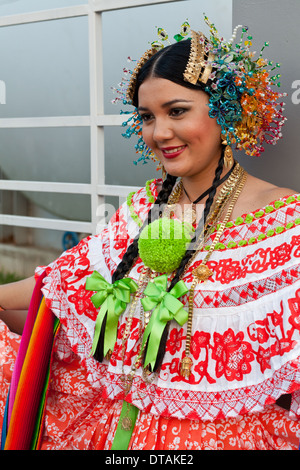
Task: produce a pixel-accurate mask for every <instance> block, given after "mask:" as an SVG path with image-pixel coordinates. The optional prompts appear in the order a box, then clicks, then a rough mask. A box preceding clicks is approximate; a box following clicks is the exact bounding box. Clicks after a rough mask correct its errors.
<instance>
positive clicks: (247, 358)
mask: <svg viewBox="0 0 300 470" xmlns="http://www.w3.org/2000/svg"><path fill="white" fill-rule="evenodd" d="M243 339H244V333H243V332H241V331H240V332H239V333H237V334H236V335H235V334H234V331H233V330H232V329H231V328H229V329H228V330H227V331H225V333H224V334H223V335H221V334H219V333H214V340H215V345H214V348H213V352H212V357H213V359H215V360H216V361H217V364H216V377H217V378H219V377H222V375H225V377H226V379H227V380H228V381H232V380H243V375H245V374H249V372H251V365H250V363H251V362H252V361H253V360H254V354H253V350H252V347H251V344H250V343H248V342H247V341H243Z"/></svg>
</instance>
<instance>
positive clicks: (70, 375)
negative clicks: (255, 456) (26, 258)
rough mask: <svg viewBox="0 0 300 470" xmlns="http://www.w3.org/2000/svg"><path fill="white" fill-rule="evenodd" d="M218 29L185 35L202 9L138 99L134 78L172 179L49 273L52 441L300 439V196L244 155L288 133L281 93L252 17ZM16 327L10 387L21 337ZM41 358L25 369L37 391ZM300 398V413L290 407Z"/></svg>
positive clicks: (47, 438) (150, 189) (163, 55)
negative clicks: (229, 32) (245, 23)
mask: <svg viewBox="0 0 300 470" xmlns="http://www.w3.org/2000/svg"><path fill="white" fill-rule="evenodd" d="M210 28H211V37H210V40H209V41H208V40H207V39H206V38H205V37H204V36H203V35H202V34H201V33H194V32H192V33H191V34H192V38H191V39H187V40H185V36H187V35H188V34H189V26H188V25H187V23H185V24H184V25H183V27H182V30H181V33H180V35H176V37H175V39H176V41H177V42H176V43H175V44H174V45H171V46H168V47H161V46H162V45H163V44H164V42H163V41H165V40H166V36H167V35H166V33H165V31H164V30H159V35H160V41H159V42H156V43H153V45H152V49H151V50H150V51H147V52H146V53H145V54H144V55H143V57H142V59H141V60H140V62H139V63H138V64H137V66H136V68H135V70H134V71H133V73H132V75H131V76H130V80H129V83H128V84H126V85H124V90H125V93H126V99H125V97H124V96H122V93H123V91H124V90H123V91H122V90H121V91H120V93H121V99H122V100H123V101H124V99H125V101H124V102H125V103H130V104H131V103H132V104H133V105H134V106H136V108H137V112H136V114H135V115H134V118H133V120H129V121H128V123H129V124H130V127H128V130H127V131H126V135H127V136H131V135H132V134H135V133H137V134H139V143H138V151H139V152H141V154H142V156H141V159H142V160H145V161H146V160H147V159H148V158H150V157H153V156H154V155H155V157H154V158H156V159H158V160H159V162H160V164H161V165H162V166H163V168H164V171H165V172H166V177H165V179H164V180H159V179H158V180H152V181H150V182H148V183H147V185H146V187H145V188H142V189H141V190H139V191H138V192H136V193H134V194H130V195H129V197H128V200H127V203H126V204H124V205H123V206H122V207H121V208H120V209H119V210H118V212H117V213H116V214H115V216H114V217H113V218H112V220H111V221H110V223H109V224H108V227H107V228H106V229H105V230H104V231H103V232H102V234H101V235H100V236H96V237H89V238H87V239H85V240H83V241H82V242H80V243H79V245H78V246H77V247H75V248H73V249H71V250H69V251H67V252H66V253H64V254H63V255H62V256H61V257H60V258H59V259H58V260H57V261H55V262H54V263H52V264H51V265H50V266H48V267H47V268H46V269H43V268H38V269H37V273H36V275H37V277H38V276H40V277H38V280H37V284H38V287H36V288H35V293H34V295H33V299H37V300H34V301H33V300H31V306H30V312H31V311H32V310H34V308H35V306H34V305H33V304H34V303H35V302H36V303H37V304H38V303H39V299H40V297H39V295H38V294H37V292H40V291H39V287H41V289H42V292H43V295H44V298H45V303H44V304H43V302H44V301H42V305H43V307H40V310H39V312H40V311H41V309H42V310H43V309H44V310H43V313H42V314H43V315H45V317H43V319H44V318H47V321H46V320H45V324H46V323H47V325H48V324H50V330H51V334H52V329H53V327H55V330H57V328H58V325H57V322H54V321H53V316H52V314H54V315H55V318H58V319H59V323H60V327H59V329H58V332H57V333H56V336H55V337H54V340H53V348H52V352H51V353H50V355H49V357H50V358H51V372H50V381H49V383H48V382H47V377H46V390H47V394H46V401H45V408H44V414H43V415H42V417H41V416H39V419H40V421H39V422H40V423H43V427H42V428H41V432H40V434H39V437H38V438H36V439H35V442H38V443H39V446H40V448H42V449H75V448H76V449H127V448H128V449H160V450H161V449H169V450H170V449H189V450H191V449H296V448H298V444H299V438H300V425H299V424H298V418H297V415H298V414H299V411H298V409H299V388H300V387H299V383H300V381H299V359H298V358H299V354H300V351H299V348H300V334H299V333H300V332H299V329H300V328H299V292H300V290H299V278H300V266H299V256H300V251H299V243H300V242H299V240H300V237H299V228H298V226H299V223H300V215H299V213H300V196H299V195H298V194H296V193H295V191H293V190H290V189H285V188H278V187H276V186H274V185H272V184H270V183H267V182H265V181H262V180H259V179H257V178H254V177H253V176H250V175H247V174H246V172H245V171H244V170H243V168H242V167H241V166H240V165H238V164H237V163H236V162H234V160H233V157H232V152H231V146H232V145H233V144H235V146H236V147H237V149H241V150H244V151H245V152H246V153H248V154H252V155H253V154H254V155H258V154H259V153H260V152H261V151H262V142H263V141H267V142H273V143H275V142H276V141H277V140H278V138H280V136H281V134H280V130H281V126H282V124H283V122H284V118H283V117H282V114H281V106H282V104H281V105H280V106H279V110H278V108H277V107H276V106H277V103H276V100H277V99H278V97H279V98H280V97H281V96H282V95H279V94H277V93H274V92H273V91H272V90H271V88H270V87H269V82H268V80H269V78H268V73H267V72H266V70H265V66H266V62H265V61H264V60H263V59H262V55H260V56H259V58H258V59H257V60H254V59H253V56H252V55H251V53H250V50H249V47H250V37H247V38H243V36H244V34H245V32H246V29H245V28H243V34H242V38H241V41H240V43H239V44H238V45H237V46H234V45H233V40H234V39H235V35H236V31H237V29H236V30H235V32H234V36H233V38H232V39H231V40H230V41H229V42H228V43H225V42H224V41H223V40H220V39H219V37H218V34H217V31H216V29H215V27H214V26H213V25H211V24H210ZM244 39H246V41H245V43H243V41H244ZM158 49H159V50H158ZM141 121H142V136H141V135H140V127H139V126H140V124H141ZM210 185H211V186H210ZM154 202H155V204H154ZM199 203H201V204H199ZM199 207H200V209H199ZM201 207H202V209H203V210H202V209H201ZM186 208H188V209H189V210H188V211H187V210H186ZM182 222H183V223H182ZM166 230H167V236H164V234H165V231H166ZM33 288H34V282H33V280H32V279H29V280H26V281H23V282H21V283H20V284H18V285H10V286H5V287H4V286H3V287H1V290H0V304H1V305H2V307H3V308H5V309H6V310H7V309H16V310H18V309H21V310H22V309H26V308H27V307H28V304H29V298H30V297H31V295H32V291H33ZM17 289H18V295H16V291H17ZM6 316H9V315H8V313H7V312H6ZM38 318H39V314H38ZM51 321H52V323H51ZM27 322H28V320H27ZM44 326H45V325H44V324H42V326H41V327H40V328H39V329H38V330H37V331H38V334H37V335H36V336H37V341H38V340H40V341H42V343H43V344H46V341H48V339H47V338H48V337H47V338H46V336H45V338H46V339H45V342H44V339H42V340H41V339H40V338H44V336H43V332H44V329H45V328H46V327H45V328H44ZM25 328H26V327H25ZM27 329H28V327H27ZM27 329H26V335H27V334H28V332H27ZM1 331H2V345H3V346H2V349H1V350H0V351H1V354H2V357H3V358H4V359H3V363H5V364H4V368H3V372H2V377H3V378H2V382H3V386H2V390H4V391H5V394H4V395H6V393H7V391H8V388H9V383H10V380H11V378H10V376H11V370H12V368H13V363H14V360H15V354H16V350H17V348H18V342H19V339H18V337H17V336H16V335H15V334H13V333H11V332H9V331H8V329H7V328H6V327H5V325H4V324H2V330H1ZM33 331H35V330H33ZM26 335H25V332H24V333H23V338H22V341H23V340H24V341H25V339H24V337H25V336H26ZM32 336H35V334H34V332H33V333H32ZM50 336H51V335H50ZM50 342H51V341H50ZM34 344H36V343H34ZM47 344H48V343H47ZM51 344H52V343H51ZM21 347H22V345H21ZM47 347H48V346H47ZM51 347H52V346H51V345H50V346H49V348H48V349H49V350H50V351H51ZM23 349H24V348H23ZM23 349H22V351H23ZM29 349H30V347H29V346H28V350H29ZM44 349H46V346H45V348H40V349H39V352H40V353H41V359H40V360H41V361H42V360H43V357H42V352H43V350H44ZM91 351H92V355H91ZM19 356H20V353H19ZM26 357H27V356H26ZM31 357H34V355H33V356H31ZM33 362H34V361H31V362H30V361H29V362H28V363H29V365H28V363H26V360H25V361H24V364H25V366H26V367H25V366H23V368H25V369H26V368H27V369H26V370H27V375H26V370H25V372H24V375H25V382H24V383H23V382H22V384H21V385H22V386H23V385H24V384H25V385H24V386H28V387H29V388H28V390H30V386H32V382H33V379H32V377H36V376H38V375H39V371H38V370H36V371H35V372H32V369H33V368H34V366H33ZM15 369H18V367H17V366H16V367H15ZM28 371H29V372H28ZM22 373H23V369H22ZM22 373H21V377H22ZM46 375H47V374H46ZM28 377H30V380H29V379H28ZM15 381H16V379H15V378H14V376H13V379H12V384H11V392H10V393H12V390H13V389H14V383H15ZM20 381H21V379H20ZM29 382H30V385H28V383H29ZM19 388H20V387H19ZM23 390H24V389H23ZM26 390H27V389H26ZM2 393H3V392H2ZM29 394H30V395H33V393H29ZM40 394H41V395H43V393H42V392H41V393H40ZM287 394H289V395H291V405H290V410H289V409H285V408H284V407H283V406H280V404H279V403H280V402H279V401H278V403H276V401H277V400H279V399H280V397H282V396H285V395H287ZM23 395H24V393H23ZM15 397H16V398H15V402H18V399H17V398H18V387H17V391H16V392H15ZM1 398H2V404H1V415H2V416H3V415H4V396H2V397H1ZM38 398H39V399H40V397H38ZM35 401H38V399H37V398H36V399H35ZM15 402H14V403H13V404H12V405H11V404H10V402H9V403H8V404H7V407H6V417H5V419H4V421H3V428H4V427H6V422H7V421H8V430H5V432H3V434H4V438H3V440H4V441H5V435H6V433H7V438H6V448H19V447H18V445H19V444H16V443H18V442H20V441H18V440H14V439H15V434H16V431H15V430H13V429H12V428H13V425H12V423H17V417H18V416H19V415H18V413H22V412H23V411H22V410H24V409H26V410H27V409H32V408H33V407H34V400H32V401H31V402H30V406H29V405H28V406H23V407H22V406H21V407H19V408H17V405H18V403H17V404H16V405H15ZM41 403H43V401H42V399H41ZM42 406H43V405H42ZM10 407H11V409H10ZM15 407H16V408H15ZM285 407H286V408H289V406H285ZM15 409H17V410H18V411H15ZM9 414H10V417H9ZM37 414H38V413H37ZM7 416H8V417H7ZM27 418H28V419H29V418H32V417H30V416H28V417H27ZM34 419H36V420H37V421H38V418H37V417H36V415H34ZM20 427H21V426H20ZM19 434H21V435H22V436H23V434H24V429H21V430H20V433H19ZM33 434H34V432H33ZM16 439H17V438H16ZM30 439H32V436H30ZM7 441H9V442H8V443H7ZM26 445H27V444H26ZM30 445H31V446H32V445H33V444H32V443H31V444H30ZM14 446H15V447H14ZM33 447H37V444H34V445H33Z"/></svg>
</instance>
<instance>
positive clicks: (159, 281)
mask: <svg viewBox="0 0 300 470" xmlns="http://www.w3.org/2000/svg"><path fill="white" fill-rule="evenodd" d="M167 283H168V276H167V275H166V274H163V275H162V276H159V277H156V278H155V279H154V281H153V282H151V281H150V282H149V283H148V285H147V287H146V289H145V290H144V294H145V296H146V297H144V298H143V299H142V300H141V302H142V305H143V307H144V310H145V311H146V312H147V311H149V310H152V309H153V308H154V309H155V310H154V311H153V313H152V315H151V318H150V321H149V323H148V325H147V327H146V329H145V331H144V335H143V341H142V348H143V347H144V345H145V344H146V341H147V339H148V338H149V342H148V347H147V353H146V358H145V364H144V367H146V366H147V365H148V364H150V365H151V370H153V368H154V365H155V362H156V357H157V353H158V348H159V344H160V340H161V336H162V334H163V331H164V329H165V326H166V324H167V323H168V321H170V320H176V321H177V323H179V325H180V326H182V325H184V324H185V323H186V321H187V319H188V312H186V311H185V310H184V308H183V304H182V303H181V302H180V301H179V300H178V297H181V296H182V295H184V294H186V293H187V292H188V288H187V287H186V285H185V283H184V282H183V281H179V282H177V284H175V286H174V287H173V289H172V290H171V291H170V292H167V291H166V289H167Z"/></svg>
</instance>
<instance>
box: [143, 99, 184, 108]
mask: <svg viewBox="0 0 300 470" xmlns="http://www.w3.org/2000/svg"><path fill="white" fill-rule="evenodd" d="M192 102H193V101H191V100H184V99H174V100H171V101H167V102H166V103H164V104H162V108H167V107H169V106H172V105H173V104H175V103H192ZM138 111H148V108H144V107H143V106H139V107H138Z"/></svg>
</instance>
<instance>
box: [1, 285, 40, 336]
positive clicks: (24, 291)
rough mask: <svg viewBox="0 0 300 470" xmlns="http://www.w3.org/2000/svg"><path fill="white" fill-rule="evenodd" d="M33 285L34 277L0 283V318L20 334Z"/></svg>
mask: <svg viewBox="0 0 300 470" xmlns="http://www.w3.org/2000/svg"><path fill="white" fill-rule="evenodd" d="M34 286H35V279H34V277H30V278H27V279H24V280H23V281H18V282H12V283H10V284H3V285H0V306H1V307H2V308H3V309H4V310H3V311H1V308H0V319H1V320H3V321H4V322H5V323H6V324H7V326H8V327H9V328H10V330H11V331H13V332H14V333H18V334H22V331H23V327H24V324H25V321H26V316H27V310H28V308H29V304H30V299H31V296H32V293H33V289H34Z"/></svg>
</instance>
